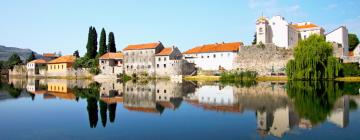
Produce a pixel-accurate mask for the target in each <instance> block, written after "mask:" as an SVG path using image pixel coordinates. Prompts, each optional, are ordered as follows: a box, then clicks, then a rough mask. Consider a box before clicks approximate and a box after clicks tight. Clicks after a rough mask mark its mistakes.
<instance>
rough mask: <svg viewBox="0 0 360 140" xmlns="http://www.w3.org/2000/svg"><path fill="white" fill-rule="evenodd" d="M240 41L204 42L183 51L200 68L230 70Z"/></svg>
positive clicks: (240, 45)
mask: <svg viewBox="0 0 360 140" xmlns="http://www.w3.org/2000/svg"><path fill="white" fill-rule="evenodd" d="M242 46H243V43H241V42H231V43H224V42H222V43H215V44H206V45H202V46H198V47H195V48H192V49H190V50H187V51H185V52H184V53H183V54H184V57H185V60H187V61H188V62H190V63H194V64H195V67H197V68H198V69H200V70H232V69H233V68H234V60H235V58H236V56H237V54H238V53H239V51H240V48H241V47H242Z"/></svg>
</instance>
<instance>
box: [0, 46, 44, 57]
mask: <svg viewBox="0 0 360 140" xmlns="http://www.w3.org/2000/svg"><path fill="white" fill-rule="evenodd" d="M31 52H32V50H30V49H21V48H16V47H6V46H2V45H0V61H6V60H8V59H9V57H10V56H11V55H12V54H13V53H16V54H18V55H19V56H20V58H21V60H23V61H24V60H26V59H27V58H28V57H29V55H30V54H31ZM34 53H35V56H36V58H40V57H42V56H41V55H39V54H37V53H36V52H34Z"/></svg>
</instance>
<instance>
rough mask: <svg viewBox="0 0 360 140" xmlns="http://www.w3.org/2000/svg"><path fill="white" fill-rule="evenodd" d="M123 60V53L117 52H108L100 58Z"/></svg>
mask: <svg viewBox="0 0 360 140" xmlns="http://www.w3.org/2000/svg"><path fill="white" fill-rule="evenodd" d="M123 58H124V55H123V53H121V52H117V53H112V52H108V53H105V54H104V55H102V56H100V58H99V59H123Z"/></svg>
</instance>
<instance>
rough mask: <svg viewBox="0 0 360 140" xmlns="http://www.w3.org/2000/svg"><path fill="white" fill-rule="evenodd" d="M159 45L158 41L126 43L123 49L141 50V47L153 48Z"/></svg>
mask: <svg viewBox="0 0 360 140" xmlns="http://www.w3.org/2000/svg"><path fill="white" fill-rule="evenodd" d="M159 45H160V42H156V43H146V44H136V45H128V46H127V47H126V48H125V49H124V50H143V49H155V48H156V47H157V46H159Z"/></svg>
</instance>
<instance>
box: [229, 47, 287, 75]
mask: <svg viewBox="0 0 360 140" xmlns="http://www.w3.org/2000/svg"><path fill="white" fill-rule="evenodd" d="M290 59H293V50H292V49H285V48H280V47H276V46H275V45H272V44H267V45H265V46H264V47H261V46H256V45H253V46H245V47H242V48H241V49H240V52H239V54H238V56H237V57H236V59H235V61H234V63H235V64H234V65H235V69H236V70H241V71H247V70H250V71H257V72H258V74H259V75H271V74H272V73H273V74H285V67H286V64H287V62H288V61H289V60H290Z"/></svg>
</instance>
